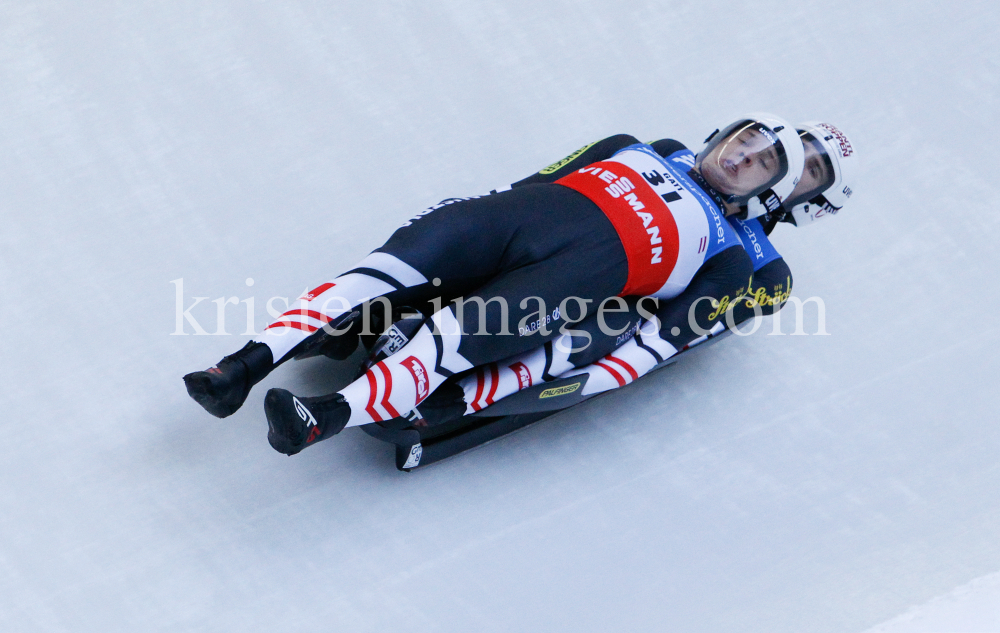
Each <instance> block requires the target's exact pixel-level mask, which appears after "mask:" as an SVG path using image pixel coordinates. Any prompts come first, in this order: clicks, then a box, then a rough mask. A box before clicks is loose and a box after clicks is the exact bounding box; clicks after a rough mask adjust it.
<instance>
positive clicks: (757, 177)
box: [701, 127, 781, 196]
mask: <svg viewBox="0 0 1000 633" xmlns="http://www.w3.org/2000/svg"><path fill="white" fill-rule="evenodd" d="M780 169H781V163H780V161H779V159H778V152H777V150H775V148H774V145H772V144H771V141H769V140H768V139H767V138H766V137H765V136H764V135H763V134H761V133H760V132H758V131H757V130H755V129H753V128H750V127H744V128H741V129H737V130H734V131H733V132H732V133H731V134H730V135H729V136H728V137H727V138H726V139H724V140H723V141H722V142H721V143H719V144H718V145H716V146H715V147H714V148H713V149H712V151H711V152H709V154H708V155H707V156H706V157H705V159H704V160H703V161H702V163H701V175H702V177H703V178H704V179H705V180H707V181H708V184H710V185H712V187H714V188H715V190H716V191H719V192H720V193H724V194H727V195H737V196H744V195H747V194H749V193H751V192H753V191H755V190H757V189H759V188H760V187H762V186H763V185H766V184H767V183H769V182H771V180H773V179H774V178H775V177H776V176H778V175H779V170H780Z"/></svg>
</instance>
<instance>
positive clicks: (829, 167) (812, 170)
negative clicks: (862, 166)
mask: <svg viewBox="0 0 1000 633" xmlns="http://www.w3.org/2000/svg"><path fill="white" fill-rule="evenodd" d="M796 130H797V131H798V133H799V137H800V138H801V139H802V145H803V149H804V151H805V157H806V161H805V162H806V165H805V169H804V170H803V174H802V182H803V184H805V183H806V182H810V183H812V182H814V183H815V185H814V186H811V187H809V188H808V189H805V190H802V191H795V192H793V195H792V196H791V197H789V198H788V200H786V201H785V203H784V204H783V205H782V206H783V207H784V208H785V210H786V215H785V218H784V221H786V222H791V223H792V224H794V225H795V226H806V225H809V224H812V223H814V222H816V221H818V220H821V219H823V218H826V217H829V216H831V215H836V214H837V212H838V211H840V209H841V207H843V206H844V204H845V203H846V202H847V201H848V200H849V199H850V197H851V194H852V193H854V191H853V188H852V184H853V180H852V179H853V177H854V170H855V163H856V162H857V157H856V156H855V152H854V147H853V146H852V145H851V141H850V140H849V139H848V138H847V135H846V134H844V133H843V132H841V131H840V130H838V129H837V128H835V127H834V126H832V125H830V124H829V123H817V122H813V123H803V124H802V125H799V126H797V127H796Z"/></svg>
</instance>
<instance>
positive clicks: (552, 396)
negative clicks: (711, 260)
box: [361, 330, 730, 472]
mask: <svg viewBox="0 0 1000 633" xmlns="http://www.w3.org/2000/svg"><path fill="white" fill-rule="evenodd" d="M729 334H730V331H729V330H725V331H723V332H721V333H720V334H718V335H715V336H709V337H708V339H707V340H704V341H702V342H701V343H700V344H698V345H694V346H691V347H688V348H685V349H684V350H682V351H681V352H680V353H678V354H675V355H674V356H671V357H670V358H668V359H667V360H665V361H663V362H662V363H660V364H659V365H657V366H656V367H655V368H654V369H653V370H652V371H654V372H655V371H658V370H660V369H663V368H664V367H668V366H670V365H673V364H674V363H676V362H677V361H678V360H680V359H681V358H687V357H688V355H689V354H691V353H692V352H693V351H694V350H699V349H703V348H705V347H708V346H709V345H711V344H713V343H715V342H716V341H719V340H721V339H723V338H726V337H727V336H728V335H729ZM650 373H652V372H650ZM587 379H588V376H587V375H586V374H581V375H578V376H571V377H569V378H563V379H560V380H555V381H552V382H545V383H541V384H538V385H534V386H532V387H528V388H527V389H523V390H521V391H518V392H517V393H514V394H511V395H510V396H507V397H506V398H503V399H502V400H498V401H497V402H496V403H494V404H492V405H490V406H488V407H486V408H484V409H482V410H480V411H477V412H475V413H471V414H467V415H464V416H461V417H458V418H456V419H454V420H450V421H446V422H443V423H440V424H433V425H432V424H427V422H426V420H424V418H423V416H422V415H421V414H420V413H419V410H414V411H413V412H411V413H410V414H408V415H407V416H405V417H401V418H394V419H392V420H387V421H384V422H375V423H372V424H365V425H362V426H361V429H362V430H363V431H364V432H365V433H367V434H368V435H371V436H372V437H374V438H376V439H379V440H382V441H384V442H389V443H390V444H393V445H395V447H396V468H398V469H399V470H402V471H406V472H410V471H411V470H413V469H415V468H420V467H423V466H427V465H429V464H433V463H434V462H438V461H441V460H443V459H446V458H448V457H452V456H454V455H457V454H459V453H461V452H464V451H467V450H469V449H471V448H475V447H477V446H481V445H483V444H485V443H487V442H490V441H492V440H495V439H497V438H499V437H502V436H504V435H507V434H508V433H511V432H513V431H516V430H518V429H521V428H524V427H526V426H528V425H530V424H533V423H535V422H538V421H539V420H542V419H544V418H547V417H549V416H550V415H552V414H554V413H557V412H559V411H562V410H564V409H568V408H570V407H573V406H576V405H578V404H580V403H581V402H583V401H585V400H589V399H590V398H595V397H598V396H601V395H603V394H604V393H608V392H603V393H598V394H594V395H592V396H584V395H582V394H583V387H584V385H586V382H587Z"/></svg>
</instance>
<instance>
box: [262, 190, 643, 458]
mask: <svg viewBox="0 0 1000 633" xmlns="http://www.w3.org/2000/svg"><path fill="white" fill-rule="evenodd" d="M539 193H540V194H542V196H545V195H546V194H548V193H549V190H541V191H540V192H539ZM553 193H554V194H555V197H559V196H562V201H563V202H564V203H567V204H564V205H555V206H552V207H549V206H545V207H543V208H536V209H531V211H532V213H528V214H526V217H524V218H523V219H522V220H521V222H520V230H519V234H518V235H515V236H513V238H512V239H511V240H510V241H509V242H508V244H507V246H506V247H505V249H504V252H503V253H502V263H501V265H500V267H499V274H498V275H497V276H495V277H494V278H493V279H491V280H490V281H489V282H487V283H486V284H484V285H482V286H481V287H480V288H478V289H477V290H476V291H475V292H474V293H472V294H471V295H469V296H466V297H464V298H463V299H462V300H461V301H459V302H457V303H456V305H453V306H448V307H445V308H443V309H442V310H440V311H438V312H436V313H435V314H434V316H433V317H432V318H431V320H430V322H429V323H428V324H425V326H424V327H422V328H421V330H420V331H418V333H417V334H416V335H415V336H414V337H413V338H412V340H411V341H410V342H409V343H408V344H407V345H406V346H405V347H403V348H402V349H401V350H400V351H399V352H397V353H396V354H395V355H393V356H391V357H389V358H387V359H385V360H383V361H381V362H379V363H377V364H376V365H375V366H374V367H372V368H371V369H369V370H368V371H367V372H366V374H365V375H364V376H362V377H361V378H359V379H358V380H357V381H355V382H354V383H352V384H351V385H348V386H347V387H346V388H344V389H343V390H341V392H339V395H335V396H336V397H335V396H328V397H325V398H326V399H325V400H323V401H322V402H320V401H319V400H314V399H296V398H295V396H292V394H290V393H288V392H284V391H279V390H272V391H273V392H274V394H275V395H274V396H273V397H272V396H271V395H269V402H270V403H271V404H270V405H268V408H267V412H268V419H269V421H270V422H271V437H272V441H271V443H272V445H273V446H274V447H275V448H276V449H278V450H281V451H283V452H288V451H289V450H291V451H294V452H297V451H298V450H301V448H303V447H304V446H305V445H307V444H309V443H311V442H312V441H317V440H319V439H323V438H324V437H328V436H329V435H331V434H332V432H337V431H339V430H340V429H342V428H344V427H345V426H355V425H360V424H368V423H371V422H379V421H383V420H386V419H390V418H394V417H399V416H401V415H405V414H406V413H408V412H410V411H411V410H412V409H413V408H414V407H415V406H416V405H417V404H419V403H420V402H422V401H423V400H424V399H425V398H426V397H427V396H428V395H429V394H430V393H431V392H433V391H434V390H435V389H436V388H437V387H438V386H439V385H441V384H442V383H443V382H444V381H445V380H447V379H448V378H449V377H450V376H452V375H454V374H455V373H457V372H462V371H465V370H468V369H471V368H472V367H474V366H476V365H482V364H484V363H489V362H492V361H495V360H498V359H502V358H507V357H510V356H511V355H514V354H520V353H523V352H526V351H528V350H531V349H533V348H535V347H538V346H540V345H543V344H544V343H546V342H547V341H551V340H553V339H555V338H557V337H559V336H560V332H559V329H560V326H562V325H563V324H565V323H566V322H567V317H568V316H569V314H568V312H570V311H572V312H573V313H574V315H575V316H574V318H573V319H572V320H571V323H572V322H575V321H577V320H579V319H581V318H583V315H582V314H581V310H587V311H590V310H592V309H594V308H595V306H597V305H600V303H601V302H602V301H603V300H604V299H606V298H607V297H609V296H610V297H613V296H615V295H616V294H617V293H618V292H620V291H621V289H622V287H623V286H624V284H625V280H626V277H627V271H628V268H627V259H626V257H625V251H624V248H623V247H622V245H621V242H620V240H619V239H618V237H617V234H616V233H615V232H614V228H613V227H612V226H611V224H610V222H609V221H608V220H607V218H606V217H605V216H604V215H603V214H602V213H601V212H600V210H599V209H597V208H596V207H594V206H593V205H592V203H590V201H589V200H586V199H585V198H583V197H582V196H579V195H578V194H576V193H575V192H572V191H570V190H567V189H562V188H559V187H557V188H556V191H554V192H553ZM569 205H575V206H569ZM567 208H568V209H569V210H571V211H573V213H572V217H571V218H567V217H561V214H562V213H564V212H565V211H567ZM517 211H518V212H521V213H523V212H524V209H518V210H517ZM546 238H547V239H546ZM331 399H333V400H331ZM335 400H336V404H331V402H333V401H335ZM310 402H315V403H316V406H317V408H318V409H319V408H322V409H323V411H322V413H317V412H316V411H312V412H311V413H310V414H309V415H307V416H305V417H303V414H301V413H298V412H299V411H301V410H303V409H305V410H309V409H311V407H310V406H309V405H310ZM296 403H298V404H296ZM296 417H297V418H299V419H300V420H301V421H302V422H303V424H299V423H298V422H296ZM289 418H291V422H292V424H290V425H289V424H288V423H287V420H288V419H289ZM313 419H315V420H317V426H318V427H321V429H322V430H320V431H317V432H316V433H312V432H311V431H309V430H308V429H307V428H306V427H307V426H308V424H309V422H310V421H311V420H313ZM296 425H298V426H296ZM276 429H278V430H276ZM282 429H283V430H282ZM330 429H336V430H335V431H332V432H330ZM287 434H291V435H293V436H294V437H289V436H288V435H287ZM282 435H284V437H275V436H282Z"/></svg>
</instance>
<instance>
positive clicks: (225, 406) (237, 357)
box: [184, 341, 274, 418]
mask: <svg viewBox="0 0 1000 633" xmlns="http://www.w3.org/2000/svg"><path fill="white" fill-rule="evenodd" d="M273 367H274V359H273V358H272V356H271V348H270V347H268V346H267V345H265V344H264V343H256V342H254V341H250V342H249V343H247V344H246V345H245V346H244V347H243V349H241V350H240V351H238V352H236V353H235V354H231V355H229V356H226V357H225V358H223V359H222V360H221V361H219V364H218V365H216V366H215V367H211V368H209V369H206V370H205V371H196V372H193V373H190V374H188V375H187V376H184V385H185V386H186V387H187V392H188V395H189V396H191V397H192V398H194V401H195V402H197V403H198V404H200V405H201V406H203V407H204V408H205V410H206V411H208V412H209V413H211V414H212V415H214V416H215V417H217V418H224V417H227V416H230V415H232V414H234V413H236V410H237V409H239V408H240V407H241V406H243V402H244V401H246V399H247V396H248V395H249V394H250V388H251V387H253V386H254V385H256V384H257V383H258V382H260V381H261V380H263V379H264V377H265V376H267V375H268V374H269V373H271V369H273Z"/></svg>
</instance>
